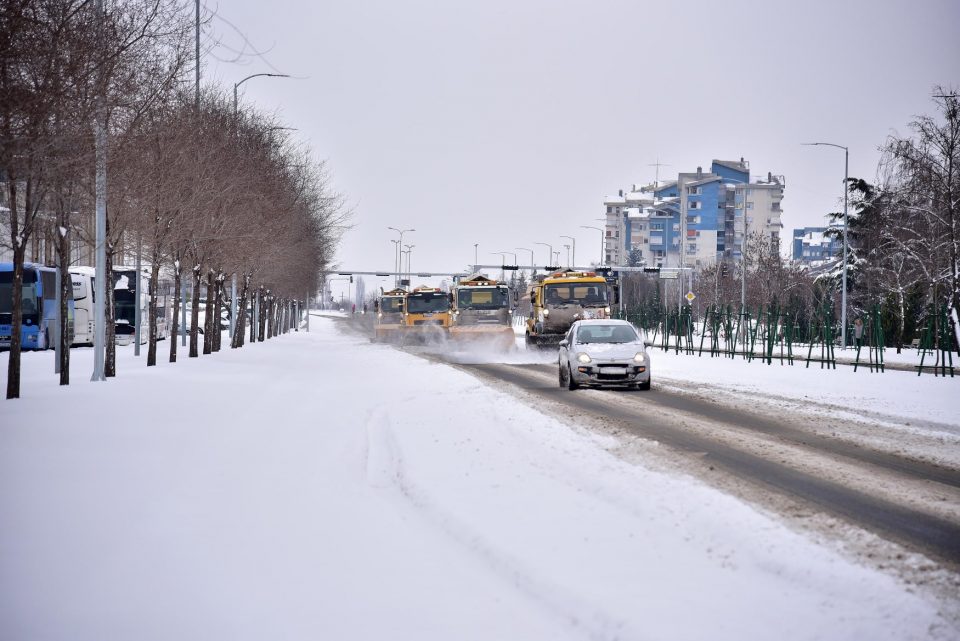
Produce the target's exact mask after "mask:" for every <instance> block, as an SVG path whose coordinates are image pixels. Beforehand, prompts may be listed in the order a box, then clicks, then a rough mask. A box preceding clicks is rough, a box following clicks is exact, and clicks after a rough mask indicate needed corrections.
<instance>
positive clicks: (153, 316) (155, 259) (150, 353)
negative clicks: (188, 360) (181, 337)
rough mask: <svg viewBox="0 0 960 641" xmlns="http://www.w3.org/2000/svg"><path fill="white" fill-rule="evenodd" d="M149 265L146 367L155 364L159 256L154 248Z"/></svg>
mask: <svg viewBox="0 0 960 641" xmlns="http://www.w3.org/2000/svg"><path fill="white" fill-rule="evenodd" d="M151 261H152V262H151V267H150V289H149V293H150V305H149V310H150V311H149V314H150V324H149V325H148V327H149V328H150V338H149V343H148V345H147V367H153V366H154V365H156V364H157V286H158V285H159V283H160V256H159V254H158V252H157V251H156V250H154V252H153V255H152V256H151ZM170 340H171V341H173V342H174V343H175V342H176V340H175V339H173V338H171V339H170Z"/></svg>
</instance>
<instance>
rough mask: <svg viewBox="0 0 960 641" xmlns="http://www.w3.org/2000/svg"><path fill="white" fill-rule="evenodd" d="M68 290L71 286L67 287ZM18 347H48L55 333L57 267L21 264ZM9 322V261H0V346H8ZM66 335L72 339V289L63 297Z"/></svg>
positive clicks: (10, 288) (11, 277)
mask: <svg viewBox="0 0 960 641" xmlns="http://www.w3.org/2000/svg"><path fill="white" fill-rule="evenodd" d="M68 289H71V288H68ZM21 301H22V303H21V307H20V309H21V310H22V312H23V324H22V326H21V331H20V345H21V348H22V349H25V350H27V349H50V348H52V347H54V344H53V340H54V337H55V336H56V335H57V333H56V330H57V327H56V323H57V270H56V269H54V268H53V267H45V266H43V265H37V264H35V263H25V264H24V266H23V295H22V297H21ZM12 324H13V263H0V348H5V349H9V348H10V333H11V325H12ZM67 328H68V330H69V332H70V336H69V337H68V338H69V339H70V340H69V341H68V344H69V343H70V342H73V292H72V291H71V292H70V296H69V298H68V299H67Z"/></svg>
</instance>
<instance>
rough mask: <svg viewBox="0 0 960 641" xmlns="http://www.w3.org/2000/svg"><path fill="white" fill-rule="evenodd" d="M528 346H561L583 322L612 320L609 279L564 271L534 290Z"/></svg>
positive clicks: (545, 279)
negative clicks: (576, 324)
mask: <svg viewBox="0 0 960 641" xmlns="http://www.w3.org/2000/svg"><path fill="white" fill-rule="evenodd" d="M528 294H529V296H530V306H531V312H530V317H529V318H528V319H527V328H526V332H525V334H526V343H527V346H541V345H543V346H547V345H549V346H554V345H557V344H558V343H559V342H560V341H561V339H563V337H564V335H565V334H566V333H567V331H568V330H569V329H570V326H571V325H573V323H574V321H578V320H580V319H582V318H610V301H611V293H610V292H609V291H608V283H607V279H606V278H605V277H604V276H601V275H599V274H596V273H594V272H578V271H570V270H568V271H563V272H554V273H552V274H548V275H547V276H545V277H543V278H542V279H541V280H539V281H538V282H536V283H534V284H533V285H531V286H530V289H529V290H528Z"/></svg>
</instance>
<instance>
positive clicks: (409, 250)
mask: <svg viewBox="0 0 960 641" xmlns="http://www.w3.org/2000/svg"><path fill="white" fill-rule="evenodd" d="M404 247H406V248H407V272H406V273H407V280H410V254H412V253H413V248H414V247H416V245H404Z"/></svg>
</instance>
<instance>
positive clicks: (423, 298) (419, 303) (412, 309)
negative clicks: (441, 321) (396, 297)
mask: <svg viewBox="0 0 960 641" xmlns="http://www.w3.org/2000/svg"><path fill="white" fill-rule="evenodd" d="M449 309H450V299H449V298H448V297H447V295H446V294H439V293H438V294H411V295H410V296H408V297H407V311H408V312H409V313H411V314H423V313H426V312H445V311H447V310H449Z"/></svg>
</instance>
